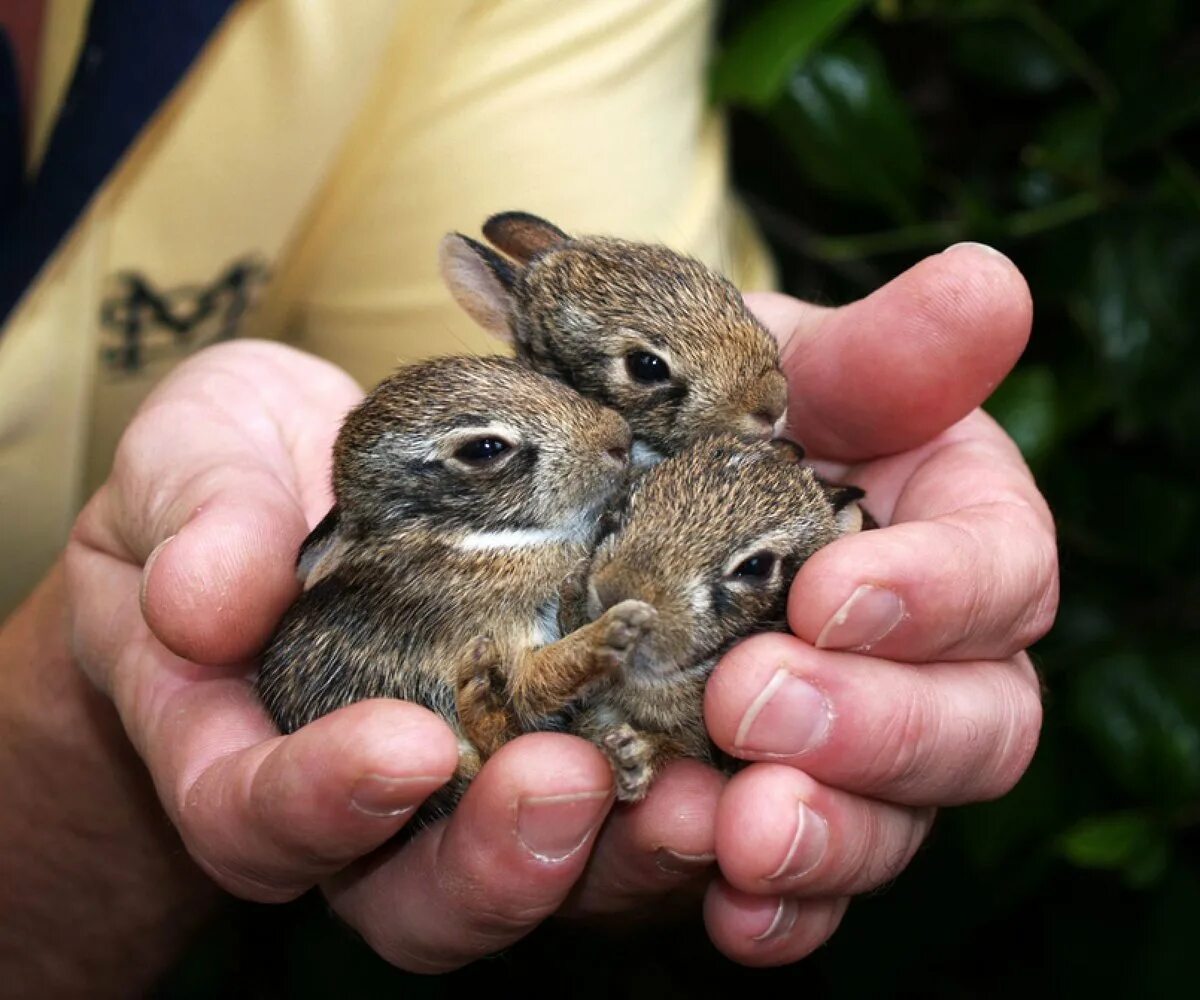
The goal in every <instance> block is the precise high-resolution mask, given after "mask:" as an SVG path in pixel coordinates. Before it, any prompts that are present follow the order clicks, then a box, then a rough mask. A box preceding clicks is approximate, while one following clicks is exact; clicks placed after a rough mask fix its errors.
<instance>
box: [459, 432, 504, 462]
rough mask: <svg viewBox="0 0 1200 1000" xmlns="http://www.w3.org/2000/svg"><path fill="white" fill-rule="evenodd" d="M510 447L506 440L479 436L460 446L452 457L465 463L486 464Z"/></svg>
mask: <svg viewBox="0 0 1200 1000" xmlns="http://www.w3.org/2000/svg"><path fill="white" fill-rule="evenodd" d="M511 448H512V445H510V444H509V443H508V442H507V441H505V440H504V439H503V438H498V437H479V438H475V439H473V440H471V441H468V442H467V443H466V444H464V445H462V446H460V447H459V448H458V449H457V450H456V451H455V452H454V457H455V458H457V459H458V460H459V461H460V462H465V463H466V464H467V465H475V466H479V465H487V464H488V463H489V462H491V461H492V460H493V459H496V458H499V457H500V456H501V455H503V454H504V453H505V452H506V451H509V450H510V449H511Z"/></svg>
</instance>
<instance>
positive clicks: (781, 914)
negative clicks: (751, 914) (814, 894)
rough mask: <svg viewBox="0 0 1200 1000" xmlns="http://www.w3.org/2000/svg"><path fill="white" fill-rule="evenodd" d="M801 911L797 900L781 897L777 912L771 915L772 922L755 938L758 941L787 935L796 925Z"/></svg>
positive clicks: (772, 939)
mask: <svg viewBox="0 0 1200 1000" xmlns="http://www.w3.org/2000/svg"><path fill="white" fill-rule="evenodd" d="M799 913H800V907H799V906H797V905H796V902H795V900H792V899H782V898H781V899H780V900H779V905H778V906H777V907H775V913H774V914H773V915H772V916H771V922H770V923H769V924H767V926H766V929H765V930H764V931H763V932H762V933H761V934H756V935H755V936H754V938H753V940H755V941H758V942H763V941H774V940H776V939H777V938H781V937H785V936H786V935H787V933H788V932H789V931H790V930H791V929H792V928H793V927H795V926H796V917H797V916H798V915H799Z"/></svg>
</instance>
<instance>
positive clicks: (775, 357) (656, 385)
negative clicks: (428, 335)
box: [441, 212, 787, 464]
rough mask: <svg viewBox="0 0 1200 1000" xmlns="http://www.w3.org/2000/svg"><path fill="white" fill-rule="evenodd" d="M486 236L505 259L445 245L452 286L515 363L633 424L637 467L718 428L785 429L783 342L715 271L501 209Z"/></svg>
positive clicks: (452, 237) (659, 249) (764, 433)
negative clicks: (511, 351) (508, 346)
mask: <svg viewBox="0 0 1200 1000" xmlns="http://www.w3.org/2000/svg"><path fill="white" fill-rule="evenodd" d="M483 233H484V236H486V237H487V239H488V240H489V241H490V242H491V243H492V244H493V245H495V246H496V247H498V248H499V249H500V250H501V251H503V254H501V253H497V252H496V251H495V250H492V249H490V248H489V247H486V246H484V245H482V244H481V243H477V242H476V241H475V240H472V239H470V238H468V237H466V236H463V235H462V234H460V233H451V234H449V235H447V236H446V237H445V238H444V239H443V240H442V245H441V269H442V277H443V279H444V280H445V282H446V285H447V287H448V288H449V289H450V292H451V293H452V294H453V295H454V297H455V299H456V300H457V301H458V303H459V304H460V305H461V306H462V307H463V308H464V309H465V310H466V311H467V312H468V313H469V314H470V315H471V316H472V317H473V318H474V319H475V320H476V322H478V323H479V324H480V325H481V326H483V327H484V328H485V329H487V330H488V331H490V332H491V333H493V334H495V335H496V336H498V337H501V338H503V339H505V340H509V341H511V342H512V344H513V346H514V348H515V349H516V353H517V356H518V357H519V358H520V359H521V360H523V361H525V362H526V363H527V364H529V365H531V366H532V367H534V368H536V369H537V370H538V371H540V372H543V373H544V374H546V375H550V376H553V377H555V378H558V379H561V380H562V381H563V382H566V383H567V384H568V385H570V386H572V387H573V388H575V389H576V390H578V391H579V392H580V393H582V394H583V395H585V396H588V397H590V398H592V399H595V400H596V401H597V402H600V403H603V404H604V405H605V406H609V407H612V408H613V409H614V410H616V411H617V412H618V413H620V414H621V415H622V416H623V417H625V419H626V420H627V421H628V422H629V425H630V427H631V428H632V429H633V435H634V456H633V457H634V461H635V462H636V463H638V464H649V463H651V462H653V461H656V460H657V459H659V458H662V457H663V456H665V455H671V454H674V453H675V452H677V451H679V450H680V449H681V448H683V447H685V446H686V445H688V444H689V443H691V442H692V441H694V440H696V439H697V438H699V437H704V436H707V435H711V434H718V433H729V434H734V435H736V436H738V437H743V438H750V439H753V438H766V437H770V436H772V435H773V434H775V433H777V432H779V431H780V430H782V428H783V424H784V416H785V410H786V407H787V383H786V380H785V379H784V376H783V372H782V370H781V369H780V364H779V348H778V345H777V344H776V343H775V340H774V338H773V337H772V336H771V335H770V334H769V333H768V332H767V330H766V329H765V328H764V327H763V325H762V324H761V323H759V322H758V320H757V319H755V318H754V316H753V315H752V314H751V313H750V311H749V310H748V309H747V308H746V306H745V304H744V303H743V301H742V296H741V294H740V293H739V292H738V290H737V288H735V287H734V286H733V285H732V284H731V283H730V282H729V281H727V280H726V279H725V278H723V277H721V276H720V275H719V274H717V273H716V272H715V271H713V270H711V269H710V268H708V267H706V266H705V265H704V264H702V263H700V262H699V261H697V260H694V259H692V258H691V257H685V256H683V255H682V254H678V253H676V252H675V251H673V250H670V249H668V248H667V247H665V246H660V245H656V244H647V243H631V242H627V241H625V240H619V239H613V238H610V237H606V236H586V237H576V238H573V237H571V236H568V235H567V234H566V233H564V232H563V231H562V230H561V229H559V228H558V227H556V226H554V225H553V224H551V223H549V222H547V221H546V220H544V219H539V218H538V217H537V216H535V215H529V214H528V213H525V212H503V213H501V214H499V215H493V216H492V217H491V218H489V219H488V220H487V222H485V223H484V226H483ZM505 255H507V256H505Z"/></svg>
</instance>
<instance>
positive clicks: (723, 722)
mask: <svg viewBox="0 0 1200 1000" xmlns="http://www.w3.org/2000/svg"><path fill="white" fill-rule="evenodd" d="M704 711H705V719H706V721H707V723H708V729H709V732H710V734H711V735H712V737H713V739H714V740H715V741H716V742H717V744H718V745H719V746H721V747H723V748H724V749H725V750H727V751H728V752H730V753H732V754H733V755H734V756H737V757H741V758H743V759H746V760H761V761H773V762H777V763H784V764H790V765H793V766H797V767H802V768H803V769H804V771H805V772H806V773H807V774H810V775H811V776H812V777H813V778H815V779H816V780H817V781H820V782H822V783H823V784H826V785H832V786H835V787H837V788H842V789H845V790H846V791H849V792H857V793H859V794H863V795H870V796H873V797H876V798H881V799H886V800H887V801H889V802H896V803H902V804H905V805H912V806H923V805H934V806H941V805H954V804H957V803H961V802H974V801H981V800H986V799H992V798H996V797H998V796H1000V795H1002V794H1004V793H1005V792H1007V791H1008V790H1009V789H1010V788H1012V786H1013V785H1014V784H1015V783H1016V781H1017V779H1018V778H1020V776H1021V775H1022V774H1023V773H1024V771H1025V768H1026V767H1027V766H1028V764H1029V761H1030V759H1031V758H1032V756H1033V751H1034V748H1035V747H1036V745H1037V737H1038V732H1039V730H1040V728H1041V719H1042V713H1041V702H1040V699H1039V691H1038V684H1037V679H1036V677H1035V675H1034V672H1033V668H1032V666H1031V665H1030V663H1029V658H1028V657H1027V656H1025V655H1024V654H1021V655H1019V656H1017V657H1014V658H1013V659H1012V660H1006V661H972V662H963V663H931V664H925V665H920V666H915V665H911V664H906V663H893V662H891V661H889V660H882V659H877V658H874V657H867V656H860V655H857V654H854V653H833V652H828V651H824V650H818V649H813V648H812V647H811V646H809V645H807V644H805V643H804V642H802V641H801V640H799V639H796V638H794V637H792V636H789V635H778V634H774V635H760V636H754V637H752V638H750V639H748V640H746V641H745V642H743V643H740V644H739V645H738V646H736V647H734V648H733V649H732V650H731V651H730V652H729V653H728V654H726V656H725V657H724V658H723V659H722V661H721V662H720V663H719V664H718V665H717V669H716V670H715V671H714V673H713V676H712V677H711V678H710V680H709V682H708V688H707V692H706V695H705V705H704Z"/></svg>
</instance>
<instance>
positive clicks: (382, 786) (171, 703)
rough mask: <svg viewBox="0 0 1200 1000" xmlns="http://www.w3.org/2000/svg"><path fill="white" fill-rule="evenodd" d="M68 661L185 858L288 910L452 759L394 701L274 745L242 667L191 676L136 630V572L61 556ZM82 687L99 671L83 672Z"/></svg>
mask: <svg viewBox="0 0 1200 1000" xmlns="http://www.w3.org/2000/svg"><path fill="white" fill-rule="evenodd" d="M67 565H68V571H69V573H70V574H71V575H72V577H73V580H72V586H71V588H70V589H71V591H72V592H73V593H83V594H86V595H87V600H86V601H85V602H82V603H81V605H80V606H79V607H78V608H76V609H74V611H73V616H74V618H75V620H76V622H77V629H79V630H82V631H81V633H80V634H78V635H77V638H76V646H77V649H78V650H79V653H78V654H77V655H81V656H88V655H91V651H92V650H94V649H96V647H98V646H99V647H103V648H101V649H100V651H99V653H98V654H97V655H99V656H101V657H111V660H112V662H111V669H109V670H108V671H107V672H106V673H105V674H104V676H105V678H106V680H107V681H108V692H109V694H110V695H111V696H112V699H113V703H114V705H115V707H116V709H117V712H118V714H119V716H120V718H121V722H122V725H123V726H124V728H125V731H126V733H127V735H128V736H129V739H130V741H131V743H132V744H133V746H134V748H135V749H136V750H137V751H138V753H139V755H140V756H141V758H142V760H143V761H144V763H145V764H146V767H147V768H148V770H149V772H150V775H151V777H152V778H153V780H154V783H155V787H156V789H157V791H158V794H159V798H160V800H161V801H162V803H163V806H164V808H165V809H166V811H167V813H168V815H169V816H170V818H171V820H172V821H173V823H174V824H175V826H176V827H177V828H178V830H179V832H180V835H181V836H182V838H183V841H184V843H185V845H186V846H187V848H188V851H189V853H191V855H192V856H193V858H195V860H196V861H197V863H198V864H199V865H200V866H201V867H202V868H204V869H205V871H207V872H208V873H209V874H210V875H211V876H212V877H213V878H214V879H215V880H216V881H217V882H218V883H219V884H220V885H221V886H222V887H224V888H225V889H227V890H228V891H230V892H233V893H235V894H236V895H239V896H243V897H245V898H248V899H254V900H258V901H263V902H274V901H279V900H283V899H290V898H292V897H294V896H297V895H299V894H300V893H302V892H304V891H305V890H306V889H308V888H309V887H311V886H312V885H313V884H314V883H315V882H316V881H318V880H319V879H320V878H322V877H324V876H326V875H328V874H330V873H332V872H334V871H337V870H338V869H340V868H341V867H343V866H344V865H345V864H346V863H348V862H349V861H350V860H351V859H353V858H357V857H360V856H362V855H363V854H366V853H367V852H369V851H371V850H373V849H374V848H376V847H377V846H379V845H380V844H382V843H383V842H384V841H386V840H387V839H388V838H390V837H391V836H392V835H394V834H395V832H396V831H397V830H398V829H399V828H400V827H401V826H403V824H404V823H405V822H406V820H407V819H408V816H409V815H410V814H411V812H412V810H413V809H414V808H415V807H416V806H417V805H419V803H420V802H421V801H422V800H423V799H424V798H425V796H426V795H428V794H429V793H430V792H431V791H432V790H433V789H435V788H437V787H438V786H440V785H441V784H443V783H444V782H445V781H446V780H447V779H448V778H449V776H450V774H451V773H452V772H453V770H454V768H455V766H456V765H457V760H458V746H457V741H456V739H455V737H454V734H453V733H452V732H451V731H450V729H449V728H448V727H447V726H446V725H445V724H444V723H443V722H442V721H441V720H440V719H438V718H437V717H436V716H434V715H433V714H432V713H430V712H427V711H425V710H424V709H422V708H419V707H417V706H415V705H408V704H405V703H403V702H363V703H361V704H359V705H354V706H350V707H349V708H346V709H343V710H342V711H340V712H335V713H333V714H332V715H329V716H326V717H325V718H323V719H320V720H318V721H317V722H314V723H313V724H312V725H311V726H309V727H306V728H305V729H302V730H300V731H299V732H297V733H295V734H293V735H291V736H287V737H280V736H279V734H278V732H277V731H276V729H275V728H274V726H272V725H271V723H270V721H269V720H268V718H267V716H266V713H265V712H264V710H263V709H262V707H261V705H260V704H259V701H258V699H257V697H256V696H255V694H254V691H253V690H252V688H251V686H250V684H249V682H248V680H247V671H246V669H245V668H244V667H240V666H225V667H210V666H205V667H202V666H199V665H197V664H194V663H191V662H189V661H187V660H184V659H182V658H180V657H178V656H175V655H174V654H173V653H171V652H170V651H168V650H167V649H166V648H165V647H163V646H162V644H161V643H159V642H158V641H157V639H155V637H154V636H153V635H152V634H151V633H150V631H149V630H148V629H147V627H146V625H145V623H144V622H143V620H142V618H141V611H140V609H139V607H138V603H137V598H136V593H137V590H136V588H137V581H138V576H139V574H138V570H137V568H136V567H134V566H130V565H128V564H126V563H123V562H121V561H119V560H117V559H114V558H113V557H111V556H108V555H105V554H103V553H97V552H95V551H92V550H87V549H83V548H80V547H76V548H75V549H74V550H73V551H72V552H71V553H70V554H69V558H68V562H67ZM89 672H90V673H92V675H93V676H96V675H97V674H98V671H89Z"/></svg>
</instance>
